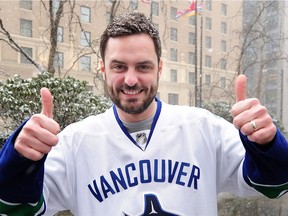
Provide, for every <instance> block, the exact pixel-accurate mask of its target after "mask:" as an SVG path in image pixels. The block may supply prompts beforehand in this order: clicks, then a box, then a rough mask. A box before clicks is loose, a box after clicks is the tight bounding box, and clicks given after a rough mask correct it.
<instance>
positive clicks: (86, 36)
mask: <svg viewBox="0 0 288 216" xmlns="http://www.w3.org/2000/svg"><path fill="white" fill-rule="evenodd" d="M90 38H91V33H90V32H86V31H82V32H81V41H80V44H81V46H86V47H87V46H89V44H90V42H91V40H90Z"/></svg>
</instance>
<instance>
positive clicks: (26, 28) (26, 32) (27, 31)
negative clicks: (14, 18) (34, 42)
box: [20, 19, 32, 37]
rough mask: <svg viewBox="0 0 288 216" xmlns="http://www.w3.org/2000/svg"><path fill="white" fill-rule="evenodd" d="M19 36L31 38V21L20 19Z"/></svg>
mask: <svg viewBox="0 0 288 216" xmlns="http://www.w3.org/2000/svg"><path fill="white" fill-rule="evenodd" d="M20 35H22V36H26V37H32V21H31V20H27V19H20Z"/></svg>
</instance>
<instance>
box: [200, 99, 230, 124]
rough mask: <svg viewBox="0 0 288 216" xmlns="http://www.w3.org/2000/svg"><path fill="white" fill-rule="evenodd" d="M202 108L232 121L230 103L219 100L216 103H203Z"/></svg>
mask: <svg viewBox="0 0 288 216" xmlns="http://www.w3.org/2000/svg"><path fill="white" fill-rule="evenodd" d="M203 108H205V109H207V110H209V111H210V112H212V113H214V114H215V115H217V116H220V117H222V118H224V119H226V120H227V121H229V122H231V123H232V122H233V118H232V116H231V113H230V110H231V104H228V103H226V102H223V101H219V102H216V103H209V104H205V105H204V106H203Z"/></svg>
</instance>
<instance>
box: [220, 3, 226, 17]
mask: <svg viewBox="0 0 288 216" xmlns="http://www.w3.org/2000/svg"><path fill="white" fill-rule="evenodd" d="M221 14H222V15H223V16H227V5H226V4H224V3H222V4H221Z"/></svg>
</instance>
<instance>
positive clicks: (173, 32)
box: [170, 28, 177, 41]
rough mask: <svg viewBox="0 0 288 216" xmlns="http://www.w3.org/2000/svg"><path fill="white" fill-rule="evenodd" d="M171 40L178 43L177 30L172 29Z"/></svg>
mask: <svg viewBox="0 0 288 216" xmlns="http://www.w3.org/2000/svg"><path fill="white" fill-rule="evenodd" d="M170 40H172V41H177V29H176V28H170Z"/></svg>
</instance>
